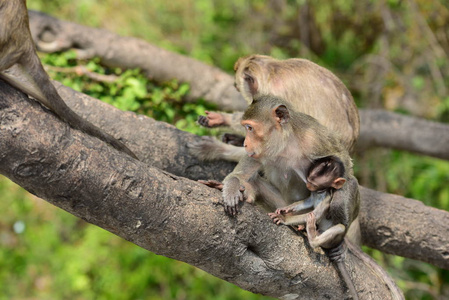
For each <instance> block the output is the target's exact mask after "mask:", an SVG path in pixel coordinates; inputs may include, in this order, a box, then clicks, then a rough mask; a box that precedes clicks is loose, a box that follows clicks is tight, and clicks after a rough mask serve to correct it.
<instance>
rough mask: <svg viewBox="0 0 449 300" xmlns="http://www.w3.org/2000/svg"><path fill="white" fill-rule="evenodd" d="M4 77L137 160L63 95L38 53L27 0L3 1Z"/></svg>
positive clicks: (0, 57) (0, 70) (0, 60)
mask: <svg viewBox="0 0 449 300" xmlns="http://www.w3.org/2000/svg"><path fill="white" fill-rule="evenodd" d="M0 78H2V79H4V80H6V81H7V82H9V83H10V84H12V85H13V86H15V87H16V88H18V89H20V90H21V91H23V92H25V93H26V94H28V95H30V96H32V97H33V98H35V99H37V100H38V101H39V102H41V103H42V104H43V105H45V106H47V107H48V108H50V109H51V110H52V111H53V112H55V113H56V114H57V115H58V116H59V117H60V118H61V119H63V120H64V121H66V122H67V123H69V124H70V125H71V126H73V127H74V128H76V129H79V130H81V131H83V132H86V133H87V134H90V135H92V136H95V137H97V138H99V139H100V140H103V141H105V142H106V143H108V144H110V145H111V146H113V147H114V148H116V149H117V150H120V151H122V152H125V153H127V154H128V155H130V156H131V157H133V158H136V159H137V157H136V155H135V154H134V153H133V152H132V151H131V150H129V149H128V148H127V147H126V146H125V145H123V144H122V143H121V142H119V141H118V140H117V139H115V138H114V137H112V136H111V135H109V134H107V133H104V132H103V131H101V130H100V129H99V128H98V127H96V126H94V125H93V124H91V123H89V122H88V121H86V120H84V119H83V118H81V117H80V116H78V115H77V114H76V113H75V112H73V111H72V110H71V109H70V108H69V107H68V106H67V105H66V104H65V102H64V100H62V98H61V97H60V96H59V94H58V92H57V91H56V89H55V87H54V86H53V85H52V84H51V82H50V79H49V77H48V75H47V73H46V72H45V70H44V68H43V67H42V64H41V62H40V60H39V57H38V56H37V54H36V50H35V47H34V43H33V41H32V38H31V33H30V27H29V21H28V11H27V7H26V1H25V0H0Z"/></svg>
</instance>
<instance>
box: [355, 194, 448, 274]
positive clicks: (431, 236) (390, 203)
mask: <svg viewBox="0 0 449 300" xmlns="http://www.w3.org/2000/svg"><path fill="white" fill-rule="evenodd" d="M360 193H361V198H362V207H361V213H360V218H361V220H360V221H361V222H360V224H361V229H362V239H363V244H365V245H367V246H370V247H372V248H375V249H378V250H380V251H383V252H386V253H391V254H396V255H400V256H404V257H409V258H413V259H417V260H421V261H424V262H428V263H430V264H433V265H435V266H438V267H440V268H443V269H447V270H449V222H448V220H449V219H448V218H449V213H448V212H447V211H444V210H440V209H436V208H433V207H429V206H426V205H424V204H423V203H422V202H421V201H417V200H413V199H409V198H404V197H402V196H398V195H392V194H385V193H381V192H378V191H374V190H370V189H367V188H364V187H360Z"/></svg>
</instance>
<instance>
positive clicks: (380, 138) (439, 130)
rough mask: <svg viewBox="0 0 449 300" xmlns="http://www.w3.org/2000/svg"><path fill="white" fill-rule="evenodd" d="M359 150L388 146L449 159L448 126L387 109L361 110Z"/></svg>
mask: <svg viewBox="0 0 449 300" xmlns="http://www.w3.org/2000/svg"><path fill="white" fill-rule="evenodd" d="M359 112H360V122H361V126H360V138H359V140H358V141H357V150H358V151H363V150H364V149H367V148H371V147H387V148H393V149H399V150H406V151H411V152H416V153H418V154H425V155H429V156H433V157H437V158H441V159H446V160H449V146H448V145H449V126H448V125H445V124H442V123H437V122H431V121H427V120H423V119H419V118H415V117H410V116H404V115H400V114H396V113H392V112H388V111H384V110H369V109H361V110H359Z"/></svg>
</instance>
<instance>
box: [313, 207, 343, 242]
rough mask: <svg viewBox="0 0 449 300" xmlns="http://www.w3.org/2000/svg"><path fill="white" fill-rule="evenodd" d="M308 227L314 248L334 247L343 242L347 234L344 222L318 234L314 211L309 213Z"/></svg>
mask: <svg viewBox="0 0 449 300" xmlns="http://www.w3.org/2000/svg"><path fill="white" fill-rule="evenodd" d="M306 229H307V236H308V238H309V243H310V246H312V247H313V248H316V247H322V248H325V249H330V248H333V247H335V246H336V245H338V244H339V243H341V241H342V240H343V238H344V236H345V226H344V225H343V224H338V225H334V226H332V227H331V228H329V229H327V230H325V231H324V232H323V233H321V234H320V235H318V232H317V230H316V219H315V216H314V214H313V212H312V213H309V215H308V218H307V227H306Z"/></svg>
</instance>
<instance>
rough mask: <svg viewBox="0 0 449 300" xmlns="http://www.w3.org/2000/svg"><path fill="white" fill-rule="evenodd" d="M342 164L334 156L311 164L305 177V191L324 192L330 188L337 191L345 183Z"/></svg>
mask: <svg viewBox="0 0 449 300" xmlns="http://www.w3.org/2000/svg"><path fill="white" fill-rule="evenodd" d="M344 175H345V167H344V165H343V162H342V161H341V160H340V159H339V158H338V157H335V156H329V157H323V158H320V159H318V160H316V161H314V162H313V163H312V165H311V166H310V168H309V171H308V175H307V182H306V185H307V189H308V190H309V191H311V192H324V191H327V190H329V189H331V188H333V189H336V190H339V189H341V188H342V187H343V185H344V184H345V182H346V179H345V178H344Z"/></svg>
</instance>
